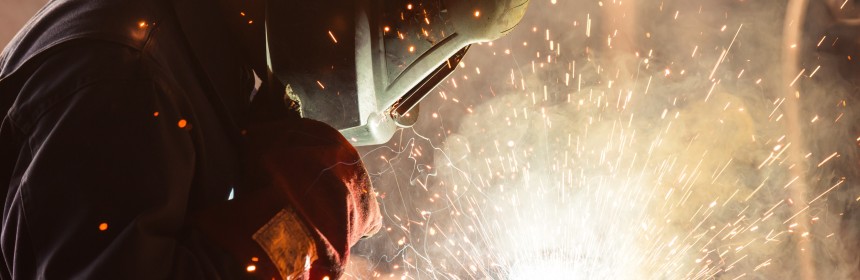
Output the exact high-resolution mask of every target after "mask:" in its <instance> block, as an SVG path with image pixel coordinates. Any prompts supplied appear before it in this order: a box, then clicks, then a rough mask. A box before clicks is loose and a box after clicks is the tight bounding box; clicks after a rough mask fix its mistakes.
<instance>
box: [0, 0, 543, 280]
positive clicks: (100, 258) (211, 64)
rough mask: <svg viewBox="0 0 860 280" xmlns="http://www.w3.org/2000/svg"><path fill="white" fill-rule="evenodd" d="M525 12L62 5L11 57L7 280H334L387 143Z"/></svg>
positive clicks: (2, 99) (34, 25)
mask: <svg viewBox="0 0 860 280" xmlns="http://www.w3.org/2000/svg"><path fill="white" fill-rule="evenodd" d="M527 2H528V0H482V1H476V0H425V1H418V0H416V1H396V0H359V1H354V2H353V1H286V0H259V1H238V0H219V1H203V0H175V1H161V0H129V1H119V0H53V1H50V2H48V4H47V5H46V6H45V7H44V8H43V9H42V10H40V11H39V12H38V13H37V14H36V16H35V17H34V18H33V19H31V20H30V22H28V23H27V25H26V26H25V27H24V28H23V29H22V30H21V31H20V32H19V33H18V35H17V36H16V37H15V38H14V39H13V40H12V41H11V43H10V44H9V45H8V46H7V47H6V49H5V50H4V52H3V54H2V57H0V110H2V112H4V113H5V114H4V116H3V121H2V126H0V185H2V186H5V187H6V188H7V189H6V191H5V192H2V193H3V194H4V195H5V196H4V197H3V198H4V202H5V204H4V208H3V216H2V229H0V230H2V231H1V232H0V251H2V252H0V253H2V258H3V262H2V264H0V279H43V278H48V279H78V278H85V279H165V278H181V279H247V278H259V279H272V278H281V279H337V278H339V277H340V276H341V275H342V274H343V269H344V266H345V264H346V262H347V260H348V257H349V249H350V247H351V246H352V245H354V244H355V243H356V242H357V241H358V240H359V239H360V238H362V237H364V236H369V235H372V234H373V233H374V232H375V231H377V230H379V228H380V227H381V216H380V212H379V208H378V206H377V202H376V196H375V193H374V190H373V189H372V188H371V185H370V181H369V178H368V175H367V173H366V171H365V169H364V167H363V165H362V161H361V158H360V156H359V154H358V152H357V151H356V150H355V148H354V146H355V145H371V144H380V143H384V142H386V141H388V140H389V139H390V138H391V137H392V135H393V133H394V131H395V129H396V128H397V127H398V126H408V125H411V124H412V123H414V122H415V121H416V120H417V116H418V113H417V112H418V111H417V110H418V109H417V108H418V106H417V105H418V102H419V101H420V100H421V99H422V98H423V97H424V96H426V94H427V93H428V92H430V91H431V90H432V89H433V88H434V87H435V86H436V85H437V84H439V83H440V82H441V81H443V79H444V78H445V77H446V76H447V75H448V74H450V73H451V72H452V71H453V70H454V68H455V66H456V65H457V64H458V63H459V60H460V59H462V57H463V55H465V53H466V51H467V50H468V49H469V45H471V44H473V43H477V42H483V41H489V40H493V39H496V38H498V37H500V36H502V35H504V34H505V33H507V32H508V31H510V30H511V29H512V28H513V27H514V26H516V24H517V23H518V22H519V21H520V19H521V18H522V16H523V14H524V12H525V9H526V6H527Z"/></svg>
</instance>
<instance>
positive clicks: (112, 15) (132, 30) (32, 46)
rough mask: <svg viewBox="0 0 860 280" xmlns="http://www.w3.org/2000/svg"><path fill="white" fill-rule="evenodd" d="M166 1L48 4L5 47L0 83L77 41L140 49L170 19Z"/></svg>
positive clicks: (83, 0)
mask: <svg viewBox="0 0 860 280" xmlns="http://www.w3.org/2000/svg"><path fill="white" fill-rule="evenodd" d="M165 2H168V1H158V0H127V1H122V0H54V1H49V2H48V3H47V4H46V5H45V6H44V7H43V8H42V9H41V10H39V12H37V13H36V15H35V16H33V18H32V19H30V21H29V22H27V24H26V25H25V26H24V27H23V28H22V29H21V31H19V32H18V34H17V35H16V36H15V38H13V39H12V41H11V42H10V43H9V45H7V46H6V49H5V50H4V51H3V54H2V56H0V80H2V79H5V78H8V77H9V76H11V75H14V74H15V72H17V71H18V70H19V69H21V68H22V67H25V66H26V65H27V64H28V62H30V61H32V60H34V59H37V58H38V57H39V56H41V55H43V54H45V53H48V52H51V51H53V50H54V48H56V47H57V46H60V45H64V44H66V43H69V42H73V41H77V40H101V41H106V42H113V43H116V44H120V45H124V46H127V47H129V48H132V49H138V50H140V49H143V48H144V46H145V45H146V42H147V40H149V38H150V36H151V34H152V33H153V31H154V30H156V28H155V25H156V23H157V22H159V21H161V20H163V19H165V18H169V17H172V16H173V13H172V12H171V9H170V7H169V6H167V4H166V3H165ZM168 3H169V2H168Z"/></svg>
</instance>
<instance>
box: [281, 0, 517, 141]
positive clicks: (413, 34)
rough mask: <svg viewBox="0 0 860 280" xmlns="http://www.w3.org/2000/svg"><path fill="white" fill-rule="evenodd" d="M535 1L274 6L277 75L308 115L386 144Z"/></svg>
mask: <svg viewBox="0 0 860 280" xmlns="http://www.w3.org/2000/svg"><path fill="white" fill-rule="evenodd" d="M527 4H528V0H358V1H333V0H319V1H287V0H268V1H267V3H266V20H265V33H266V53H267V64H268V67H269V70H270V71H271V72H272V73H273V74H274V76H275V77H276V78H277V79H278V80H280V81H281V82H283V83H284V84H285V85H287V97H289V98H290V99H291V100H292V101H294V102H295V103H297V104H298V105H299V108H300V112H301V114H302V116H304V117H306V118H311V119H316V120H319V121H322V122H325V123H327V124H329V125H331V126H333V127H335V128H337V129H338V130H340V132H341V133H342V134H343V135H344V136H345V137H346V138H347V139H348V140H349V141H351V142H352V144H353V145H370V144H380V143H383V142H386V141H388V140H389V139H390V138H391V136H393V134H394V132H395V129H396V127H397V125H400V126H409V125H411V124H413V123H414V122H415V121H416V119H417V117H418V114H417V112H418V102H419V101H420V100H421V99H422V98H424V97H425V96H426V95H427V93H428V92H430V91H431V90H432V89H433V88H434V87H435V86H436V85H437V84H439V83H440V82H442V80H444V78H445V77H447V76H448V75H449V74H450V73H451V72H452V71H453V70H454V69H455V67H456V66H457V65H458V64H459V61H460V59H462V58H463V55H465V54H466V52H467V50H468V49H469V45H471V44H473V43H478V42H487V41H491V40H495V39H497V38H499V37H501V36H502V35H504V34H506V33H507V32H508V31H510V30H511V29H512V28H514V26H516V25H517V23H519V21H520V19H522V17H523V14H524V13H525V10H526V6H527Z"/></svg>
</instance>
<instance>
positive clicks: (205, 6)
mask: <svg viewBox="0 0 860 280" xmlns="http://www.w3.org/2000/svg"><path fill="white" fill-rule="evenodd" d="M212 6H213V3H211V2H210V1H202V0H176V1H159V0H53V1H50V2H49V3H48V4H47V6H46V7H45V8H43V9H42V10H41V11H39V13H38V14H37V15H36V16H35V17H34V18H33V19H32V20H31V21H30V22H29V23H28V24H27V25H26V26H25V27H24V29H23V30H22V31H21V32H20V33H19V34H18V35H17V36H16V37H15V39H13V40H12V42H11V43H10V44H9V46H8V47H7V48H6V50H5V51H4V53H3V55H2V58H0V112H3V113H4V116H3V119H2V126H0V186H2V187H8V189H6V191H5V192H2V194H3V195H4V197H3V198H4V201H5V204H4V208H3V216H2V225H0V226H2V234H0V249H2V260H3V263H0V279H13V278H14V279H41V278H48V279H69V278H88V279H164V278H199V279H223V278H234V277H235V276H237V275H238V273H240V271H238V269H242V268H244V266H240V265H239V264H237V263H232V260H230V258H228V257H226V256H225V255H224V254H222V253H221V252H220V251H219V250H218V249H217V248H214V247H212V246H208V245H207V244H206V241H205V240H204V239H203V238H201V237H200V234H198V233H196V231H195V230H192V229H191V227H190V226H189V223H188V220H189V216H190V215H191V213H193V212H195V211H197V210H198V209H202V208H205V207H208V206H209V205H212V204H217V203H218V202H222V201H226V200H227V198H228V196H229V195H230V194H231V190H232V189H233V188H235V187H237V186H236V185H237V184H238V179H237V178H239V177H240V174H238V173H239V172H238V171H237V170H238V168H239V164H240V163H239V161H240V160H239V159H240V155H239V153H240V152H239V147H240V146H241V145H240V142H241V141H242V138H241V134H240V131H241V127H240V125H239V124H241V123H242V122H243V118H245V111H247V107H248V103H249V98H250V93H251V91H252V90H253V76H252V72H251V71H250V68H249V67H247V66H245V65H243V64H242V63H241V62H240V59H239V58H238V57H237V52H236V51H234V48H233V47H232V46H231V44H230V41H229V40H227V39H226V38H225V35H224V34H223V33H226V32H225V31H224V30H226V28H224V26H222V24H223V23H222V22H221V21H219V20H218V19H219V15H218V12H217V11H216V10H215V9H213V8H212ZM237 191H239V190H237ZM234 269H236V270H235V271H234Z"/></svg>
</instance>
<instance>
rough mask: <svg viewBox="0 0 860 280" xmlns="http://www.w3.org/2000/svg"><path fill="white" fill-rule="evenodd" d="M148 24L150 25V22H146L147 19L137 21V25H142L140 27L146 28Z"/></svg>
mask: <svg viewBox="0 0 860 280" xmlns="http://www.w3.org/2000/svg"><path fill="white" fill-rule="evenodd" d="M147 26H149V24H146V21H142V20H141V21H140V22H138V23H137V27H140V28H146V27H147Z"/></svg>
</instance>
